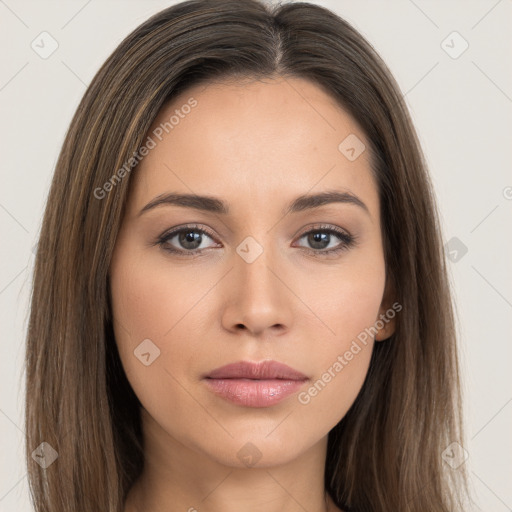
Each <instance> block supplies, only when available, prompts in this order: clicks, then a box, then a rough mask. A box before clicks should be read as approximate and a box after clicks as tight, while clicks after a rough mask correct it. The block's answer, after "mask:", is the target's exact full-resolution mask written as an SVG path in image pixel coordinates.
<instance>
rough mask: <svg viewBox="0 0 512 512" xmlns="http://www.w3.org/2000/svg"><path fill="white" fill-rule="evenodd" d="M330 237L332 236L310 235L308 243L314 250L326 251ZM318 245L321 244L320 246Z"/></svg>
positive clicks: (318, 233)
mask: <svg viewBox="0 0 512 512" xmlns="http://www.w3.org/2000/svg"><path fill="white" fill-rule="evenodd" d="M330 237H331V235H330V234H329V233H322V232H316V233H310V234H309V235H308V242H309V243H310V244H311V246H312V247H313V248H314V249H325V248H326V247H327V246H328V245H329V242H330ZM325 242H326V243H325ZM318 244H320V246H319V245H318Z"/></svg>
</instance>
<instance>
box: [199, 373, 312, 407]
mask: <svg viewBox="0 0 512 512" xmlns="http://www.w3.org/2000/svg"><path fill="white" fill-rule="evenodd" d="M205 381H206V384H207V385H208V386H209V388H210V389H211V390H212V391H213V392H214V393H216V394H218V395H219V396H221V397H223V398H225V399H227V400H229V401H231V402H233V403H235V404H238V405H244V406H246V407H268V406H270V405H275V404H277V403H279V402H281V400H284V399H285V398H286V397H288V396H290V395H292V394H293V393H296V392H297V391H298V390H299V389H300V388H301V387H302V385H303V384H304V382H305V380H282V379H268V380H251V379H205Z"/></svg>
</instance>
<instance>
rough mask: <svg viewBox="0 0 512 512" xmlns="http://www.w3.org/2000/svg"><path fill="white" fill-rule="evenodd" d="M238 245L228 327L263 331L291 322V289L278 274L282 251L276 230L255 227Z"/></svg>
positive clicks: (227, 319) (227, 320) (226, 318)
mask: <svg viewBox="0 0 512 512" xmlns="http://www.w3.org/2000/svg"><path fill="white" fill-rule="evenodd" d="M252 233H255V235H254V236H253V235H248V236H246V237H245V238H244V239H243V240H242V241H241V242H240V243H239V245H238V246H237V247H236V254H235V260H234V269H233V270H234V272H233V277H232V281H231V285H232V286H233V288H232V290H231V293H230V296H231V300H230V301H229V306H228V309H227V310H226V312H225V313H228V314H226V315H225V318H224V321H225V322H226V327H228V328H229V327H231V328H232V327H234V326H235V325H240V324H242V325H244V326H245V327H246V328H247V329H249V330H250V331H253V332H256V331H262V330H264V329H265V328H267V327H272V326H274V325H279V326H281V327H282V326H283V325H285V324H288V322H289V317H288V313H289V310H288V306H287V302H286V294H287V293H289V291H288V290H287V289H286V286H284V285H283V283H282V282H281V280H280V279H279V278H278V273H279V271H278V268H279V267H280V265H279V262H278V261H277V260H278V254H279V251H278V250H277V245H276V241H275V240H273V237H272V232H271V233H270V234H269V233H267V228H265V227H262V228H261V229H260V230H253V231H252Z"/></svg>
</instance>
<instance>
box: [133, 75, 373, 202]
mask: <svg viewBox="0 0 512 512" xmlns="http://www.w3.org/2000/svg"><path fill="white" fill-rule="evenodd" d="M192 105H193V106H192ZM147 136H148V137H150V138H152V140H153V141H154V143H155V145H154V148H153V149H151V150H150V151H149V152H148V154H147V155H146V156H144V158H143V159H142V161H141V162H140V164H139V165H138V167H137V169H136V172H134V175H133V177H132V179H134V181H135V183H134V200H135V201H136V202H137V203H138V204H140V203H141V202H142V201H144V200H146V199H148V198H152V197H154V196H156V195H158V194H161V193H163V192H166V191H169V190H172V191H178V190H179V191H182V192H187V193H196V194H200V193H208V194H211V195H220V196H223V197H225V198H226V199H227V200H228V201H229V197H232V198H240V199H242V200H243V199H244V193H243V191H250V195H251V198H252V200H255V199H256V198H258V197H259V196H260V198H261V199H262V200H263V199H264V197H265V196H267V197H268V194H272V193H275V192H276V191H280V192H281V193H282V194H283V195H285V196H287V195H290V196H293V195H300V194H303V193H304V192H307V191H308V190H309V189H311V188H312V187H315V184H318V187H319V188H331V189H332V188H334V187H338V188H340V187H341V188H346V189H350V190H352V191H353V192H356V190H357V191H359V194H363V195H366V196H368V195H369V194H370V195H371V194H373V195H374V196H375V193H376V191H375V190H374V188H375V187H374V184H373V180H372V177H371V172H370V161H369V158H370V156H369V151H366V150H365V151H363V152H362V153H361V155H360V156H359V157H358V158H357V159H355V160H352V161H351V160H350V159H348V158H347V156H346V155H345V154H344V153H343V152H342V150H341V149H340V143H342V142H343V141H344V140H346V139H347V138H349V139H348V140H352V139H350V137H356V139H354V140H357V141H359V142H360V144H361V147H364V146H365V147H366V148H368V142H367V140H366V137H365V135H364V133H363V132H362V130H361V128H360V127H359V125H358V123H357V122H356V121H355V120H354V119H353V118H352V117H351V116H350V115H349V114H348V113H347V112H346V111H345V110H344V109H343V108H342V107H341V106H340V105H339V104H338V103H337V102H336V100H335V99H334V98H333V97H332V96H331V95H329V94H328V93H326V92H325V91H324V90H323V89H322V88H321V87H319V86H317V85H316V84H314V83H312V82H310V81H308V80H305V79H299V78H280V79H264V80H244V81H238V82H235V81H227V82H212V83H207V84H201V85H197V86H195V87H191V88H189V89H187V90H186V91H185V92H183V93H181V94H180V95H179V96H177V97H175V98H174V99H173V100H172V101H171V102H169V103H167V104H166V105H165V106H164V107H163V108H162V109H161V110H160V112H159V114H158V115H157V117H156V118H155V120H154V121H153V123H152V126H151V128H150V130H149V131H148V134H147ZM363 145H364V146H363ZM318 187H317V188H318ZM288 192H289V194H288ZM356 193H357V192H356ZM367 199H368V201H370V202H371V201H372V199H375V197H373V198H368V197H367Z"/></svg>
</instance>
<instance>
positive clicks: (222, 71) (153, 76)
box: [25, 0, 467, 512]
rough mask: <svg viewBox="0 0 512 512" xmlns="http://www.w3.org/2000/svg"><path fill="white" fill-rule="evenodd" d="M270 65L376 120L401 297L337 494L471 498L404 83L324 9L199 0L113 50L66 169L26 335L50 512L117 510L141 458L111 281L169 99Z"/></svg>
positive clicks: (32, 449)
mask: <svg viewBox="0 0 512 512" xmlns="http://www.w3.org/2000/svg"><path fill="white" fill-rule="evenodd" d="M273 77H284V78H285V79H286V78H287V77H299V78H306V79H309V80H311V81H312V82H314V83H315V84H316V85H317V86H319V87H322V88H323V90H325V91H327V92H328V93H329V94H331V95H332V96H333V97H334V98H335V99H336V100H337V101H338V102H339V104H340V105H341V106H343V108H345V109H346V110H347V111H348V112H349V113H350V114H351V115H352V116H353V117H354V118H355V119H356V120H357V121H358V122H359V124H360V126H361V127H362V129H363V130H364V133H365V135H366V137H367V139H368V140H369V143H370V148H369V150H370V152H371V153H370V154H371V156H372V172H373V174H374V177H375V180H376V183H377V185H378V192H379V198H380V207H381V219H382V235H383V241H384V255H385V261H386V271H387V276H388V279H389V280H390V282H391V283H392V287H393V289H394V294H395V297H394V299H395V300H396V301H397V302H399V303H400V304H401V305H402V311H401V312H400V314H399V315H398V316H397V318H396V330H395V333H394V334H393V335H392V336H391V338H389V339H388V340H386V341H384V342H381V343H377V344H376V345H375V347H374V351H373V355H372V360H371V363H370V368H369V372H368V375H367V378H366V380H365V383H364V385H363V388H362V389H361V392H360V393H359V395H358V397H357V399H356V401H355V403H354V404H353V406H352V407H351V409H350V410H349V412H348V413H347V414H346V416H345V417H344V418H343V419H342V420H341V421H340V422H339V424H338V425H336V426H335V427H334V428H333V429H332V431H331V432H330V433H329V438H328V452H327V460H326V467H325V488H326V491H327V492H329V493H330V495H331V497H332V498H333V500H334V501H335V503H336V504H337V505H338V506H339V507H340V508H343V509H345V510H353V511H358V512H363V511H374V512H375V511H393V512H405V511H410V512H425V511H429V512H434V511H440V512H447V511H454V510H462V501H461V500H462V497H464V496H466V495H467V487H466V483H465V482H466V475H465V469H464V465H462V466H460V467H459V468H457V469H454V468H452V467H451V466H449V465H447V464H446V463H444V462H443V456H442V453H443V451H444V450H445V449H446V448H447V447H448V446H449V445H450V444H451V443H454V442H457V443H459V444H460V445H463V444H464V442H463V441H464V439H463V429H462V412H461V392H460V382H459V368H458V362H457V350H456V333H455V327H454V308H453V304H452V300H451V295H450V287H449V280H448V276H447V269H446V267H445V258H444V252H443V243H442V237H441V228H440V225H439V221H438V212H437V210H436V206H435V198H434V195H433V191H432V185H431V182H430V180H429V177H428V172H427V168H426V164H425V160H424V157H423V155H422V152H421V148H420V145H419V142H418V139H417V136H416V133H415V130H414V127H413V125H412V122H411V119H410V116H409V114H408V111H407V108H406V106H405V104H404V101H403V98H402V95H401V94H400V90H399V88H398V86H397V84H396V82H395V81H394V79H393V77H392V76H391V73H390V72H389V70H388V69H387V67H386V65H385V64H384V63H383V62H382V60H381V58H380V57H379V56H378V55H377V53H376V52H375V50H374V49H373V48H372V47H371V45H370V44H369V43H368V42H367V41H366V40H365V39H364V38H363V37H362V36H361V35H360V34H359V33H358V32H357V31H356V30H355V29H354V28H352V27H351V26H350V25H349V24H348V23H347V22H345V21H344V20H343V19H341V18H340V17H339V16H337V15H335V14H334V13H332V12H331V11H329V10H328V9H326V8H323V7H320V6H317V5H312V4H308V3H293V2H292V3H286V4H284V5H275V6H270V5H267V4H265V3H263V2H262V1H257V0H190V1H186V2H182V3H180V4H177V5H174V6H172V7H170V8H167V9H165V10H163V11H161V12H159V13H158V14H156V15H154V16H153V17H151V18H150V19H149V20H147V21H146V22H145V23H143V24H142V25H140V26H139V27H138V28H137V29H135V30H134V31H133V32H132V33H131V34H130V35H129V36H128V37H126V39H125V40H124V41H123V42H122V43H121V44H120V45H119V46H118V48H117V49H116V50H115V51H114V52H113V53H112V55H111V56H110V57H109V58H108V59H107V61H106V62H105V64H104V65H103V66H102V67H101V69H100V70H99V71H98V73H97V74H96V76H95V77H94V79H93V80H92V82H91V84H90V86H89V87H88V89H87V91H86V93H85V95H84V97H83V99H82V101H81V103H80V105H79V107H78V109H77V111H76V113H75V115H74V117H73V120H72V122H71V125H70V128H69V131H68V133H67V135H66V138H65V141H64V144H63V147H62V150H61V153H60V156H59V159H58V162H57V165H56V169H55V173H54V177H53V182H52V185H51V190H50V193H49V196H48V200H47V205H46V211H45V214H44V219H43V224H42V229H41V234H40V239H39V244H38V250H37V257H36V263H35V272H34V279H33V294H32V303H31V312H30V320H29V326H28V333H27V348H26V424H25V427H26V457H27V465H28V476H29V484H30V492H31V498H32V500H33V502H34V505H35V509H36V510H37V512H77V511H84V512H92V511H102V512H121V511H122V510H123V503H124V500H125V498H126V495H127V492H128V490H129V488H130V487H131V485H132V484H133V483H134V481H135V480H136V478H137V477H138V476H139V474H140V473H141V470H142V467H143V462H144V451H143V444H142V432H141V423H140V413H139V406H140V403H139V401H138V399H137V397H136V396H135V394H134V392H133V390H132V389H131V387H130V384H129V383H128V381H127V378H126V375H125V373H124V371H123V368H122V365H121V362H120V359H119V356H118V353H117V348H116V344H115V339H114V335H113V327H112V316H111V308H110V291H109V281H108V269H109V265H110V260H111V256H112V252H113V248H114V244H115V242H116V236H117V233H118V231H119V228H120V223H121V220H122V217H123V212H124V207H125V202H126V198H127V193H128V186H129V182H130V176H131V173H133V172H136V170H132V167H133V168H135V167H136V165H135V164H136V159H134V157H133V156H134V154H136V153H137V150H138V148H139V147H140V146H141V144H143V143H144V140H145V137H146V134H147V132H148V130H149V128H150V126H151V123H152V121H153V120H154V118H155V116H156V115H157V113H158V111H159V110H160V109H161V107H162V106H163V104H164V103H165V102H167V101H169V100H171V99H172V98H174V97H175V96H176V95H177V94H178V93H181V92H183V91H185V90H186V89H187V87H190V86H192V85H195V84H198V83H200V82H208V81H214V80H222V79H228V78H235V79H236V78H240V79H242V78H255V79H259V78H273ZM126 162H130V164H129V165H128V167H127V165H126ZM123 168H124V172H121V171H120V170H121V169H123ZM42 443H45V444H42ZM53 450H55V452H54V451H53ZM55 455H58V457H57V459H56V460H53V459H54V458H55ZM38 462H39V463H38Z"/></svg>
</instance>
